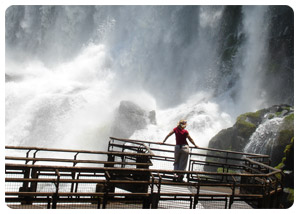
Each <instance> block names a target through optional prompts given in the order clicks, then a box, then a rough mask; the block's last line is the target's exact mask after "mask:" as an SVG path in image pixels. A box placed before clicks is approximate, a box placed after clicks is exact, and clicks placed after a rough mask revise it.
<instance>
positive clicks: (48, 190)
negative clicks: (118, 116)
mask: <svg viewBox="0 0 300 214" xmlns="http://www.w3.org/2000/svg"><path fill="white" fill-rule="evenodd" d="M173 147H174V145H171V144H164V145H160V144H159V143H155V142H146V141H138V140H129V139H118V138H111V140H110V142H109V144H108V149H107V151H87V150H64V149H53V148H36V147H10V146H6V164H5V174H6V179H5V195H6V198H5V200H6V203H7V205H8V206H9V207H10V208H13V209H27V208H29V209H99V208H102V209H126V208H128V209H142V208H144V209H181V208H182V209H211V208H215V209H216V208H218V209H228V208H231V209H251V208H276V207H278V206H279V199H280V196H281V192H282V188H281V171H280V170H277V169H274V168H272V167H270V166H269V165H268V163H269V157H268V156H266V155H257V154H246V153H240V152H234V151H225V150H216V149H208V148H200V149H199V148H191V151H190V155H189V163H188V170H187V171H174V170H172V168H173V166H172V164H173V162H174V158H173V154H174V152H173V150H174V148H173ZM174 173H177V174H178V173H183V174H185V175H186V177H185V180H184V182H173V181H172V180H173V176H174Z"/></svg>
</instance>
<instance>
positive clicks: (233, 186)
mask: <svg viewBox="0 0 300 214" xmlns="http://www.w3.org/2000/svg"><path fill="white" fill-rule="evenodd" d="M231 177H232V180H233V185H232V193H231V196H230V200H229V209H231V205H232V204H233V201H234V195H235V186H236V179H235V178H234V176H233V175H231Z"/></svg>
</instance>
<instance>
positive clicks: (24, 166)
mask: <svg viewBox="0 0 300 214" xmlns="http://www.w3.org/2000/svg"><path fill="white" fill-rule="evenodd" d="M5 167H6V168H7V169H20V168H21V169H28V168H34V169H37V170H55V169H59V170H60V171H76V172H103V171H112V172H130V173H133V172H137V173H138V172H139V173H141V172H149V173H151V172H152V173H166V174H167V173H168V174H174V173H185V174H203V175H220V176H222V175H223V176H226V175H227V176H231V175H234V176H241V177H267V176H268V175H266V174H255V175H253V174H243V173H218V172H204V171H184V170H163V169H143V168H114V167H76V166H75V167H72V166H52V165H47V166H46V165H27V164H8V163H6V164H5Z"/></svg>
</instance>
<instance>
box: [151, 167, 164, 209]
mask: <svg viewBox="0 0 300 214" xmlns="http://www.w3.org/2000/svg"><path fill="white" fill-rule="evenodd" d="M158 176H159V179H158V186H157V193H153V194H151V209H157V208H158V203H159V199H160V189H161V180H162V178H161V175H160V174H159V173H158Z"/></svg>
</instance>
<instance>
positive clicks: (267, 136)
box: [244, 117, 284, 154]
mask: <svg viewBox="0 0 300 214" xmlns="http://www.w3.org/2000/svg"><path fill="white" fill-rule="evenodd" d="M283 119H284V118H281V117H276V118H273V119H270V120H266V121H265V122H263V123H262V124H260V125H259V126H258V127H257V129H256V130H255V132H254V133H253V134H252V135H251V137H250V139H249V142H248V144H247V145H246V147H245V149H244V152H246V153H256V154H271V153H272V148H273V145H274V144H275V143H276V140H277V137H278V134H279V132H278V130H279V128H280V125H281V123H282V121H283Z"/></svg>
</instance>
